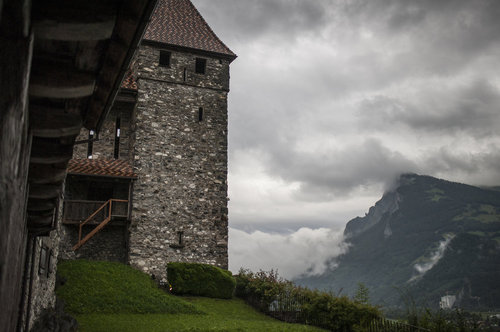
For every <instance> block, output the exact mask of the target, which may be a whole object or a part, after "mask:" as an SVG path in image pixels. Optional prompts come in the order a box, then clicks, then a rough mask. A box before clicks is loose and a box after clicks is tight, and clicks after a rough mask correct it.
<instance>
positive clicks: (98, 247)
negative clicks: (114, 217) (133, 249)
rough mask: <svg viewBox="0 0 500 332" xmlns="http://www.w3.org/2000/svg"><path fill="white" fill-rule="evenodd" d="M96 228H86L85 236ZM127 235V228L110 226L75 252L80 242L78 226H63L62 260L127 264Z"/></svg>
mask: <svg viewBox="0 0 500 332" xmlns="http://www.w3.org/2000/svg"><path fill="white" fill-rule="evenodd" d="M111 223H112V221H111ZM96 226H97V225H91V226H88V227H87V226H84V230H83V234H87V233H88V232H90V231H91V230H92V229H93V228H94V227H96ZM127 233H128V231H127V228H126V226H113V225H109V224H108V225H106V226H105V227H104V228H103V229H101V230H100V231H99V232H98V233H97V234H96V235H94V236H93V237H92V238H91V239H90V240H89V241H88V242H87V243H85V244H84V245H83V246H82V247H80V248H79V249H78V250H76V251H73V249H72V247H73V245H75V244H76V243H77V242H78V225H62V226H61V235H62V238H63V240H62V241H61V254H60V258H61V259H89V260H100V261H114V262H120V263H127V256H128V250H127Z"/></svg>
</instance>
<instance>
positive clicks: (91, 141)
mask: <svg viewBox="0 0 500 332" xmlns="http://www.w3.org/2000/svg"><path fill="white" fill-rule="evenodd" d="M93 148H94V131H93V130H89V142H88V144H87V158H88V159H92V150H93Z"/></svg>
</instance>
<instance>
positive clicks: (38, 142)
mask: <svg viewBox="0 0 500 332" xmlns="http://www.w3.org/2000/svg"><path fill="white" fill-rule="evenodd" d="M72 157H73V145H72V144H60V143H59V141H54V140H52V139H46V138H40V137H34V138H33V143H32V148H31V157H30V161H31V162H33V163H37V164H55V163H61V162H67V161H69V160H70V159H71V158H72Z"/></svg>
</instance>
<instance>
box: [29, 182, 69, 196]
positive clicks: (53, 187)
mask: <svg viewBox="0 0 500 332" xmlns="http://www.w3.org/2000/svg"><path fill="white" fill-rule="evenodd" d="M61 192H62V183H61V184H32V185H31V186H30V188H29V196H28V197H29V198H38V199H48V198H56V197H59V195H61Z"/></svg>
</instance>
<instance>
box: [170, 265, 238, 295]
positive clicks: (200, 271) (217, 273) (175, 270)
mask: <svg viewBox="0 0 500 332" xmlns="http://www.w3.org/2000/svg"><path fill="white" fill-rule="evenodd" d="M167 278H168V282H169V284H170V285H171V286H172V292H173V293H174V294H179V295H181V294H185V295H199V296H206V297H214V298H221V299H230V298H231V297H232V296H233V293H234V289H235V287H236V281H235V280H234V278H233V275H232V274H231V272H230V271H227V270H223V269H221V268H218V267H216V266H212V265H208V264H199V263H168V265H167Z"/></svg>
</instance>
